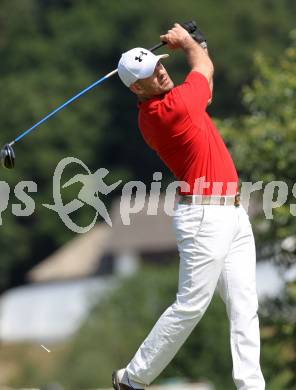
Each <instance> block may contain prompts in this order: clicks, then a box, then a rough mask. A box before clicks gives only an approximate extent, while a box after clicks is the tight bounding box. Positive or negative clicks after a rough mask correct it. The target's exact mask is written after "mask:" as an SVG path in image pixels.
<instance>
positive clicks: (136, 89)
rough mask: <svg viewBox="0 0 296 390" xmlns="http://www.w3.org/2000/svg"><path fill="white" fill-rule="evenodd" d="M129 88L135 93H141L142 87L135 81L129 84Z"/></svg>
mask: <svg viewBox="0 0 296 390" xmlns="http://www.w3.org/2000/svg"><path fill="white" fill-rule="evenodd" d="M129 88H130V90H131V91H132V92H133V93H135V94H136V95H141V92H142V88H141V86H140V85H139V84H138V83H137V82H135V83H133V84H131V85H130V87H129Z"/></svg>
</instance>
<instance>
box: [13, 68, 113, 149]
mask: <svg viewBox="0 0 296 390" xmlns="http://www.w3.org/2000/svg"><path fill="white" fill-rule="evenodd" d="M115 73H117V69H115V70H113V71H112V72H110V73H108V74H106V75H105V76H104V77H101V78H100V79H99V80H97V81H95V82H94V83H93V84H91V85H89V86H88V87H87V88H85V89H83V90H82V91H81V92H79V93H78V94H77V95H75V96H73V97H71V98H70V99H69V100H67V101H66V102H65V103H63V104H62V105H61V106H59V107H58V108H56V109H55V110H53V111H51V112H50V113H49V114H48V115H46V116H45V117H44V118H42V119H41V120H40V121H39V122H37V123H36V124H35V125H34V126H32V127H30V128H29V129H28V130H26V131H24V132H23V133H22V134H20V135H19V136H18V137H16V138H15V140H14V141H12V142H11V143H10V144H9V145H10V146H12V145H13V144H15V143H16V142H18V141H20V140H21V139H22V138H23V137H25V136H26V135H27V134H29V133H30V132H31V131H32V130H34V129H36V127H38V126H39V125H41V124H42V123H43V122H45V121H47V119H49V118H51V117H52V116H54V115H55V114H56V113H57V112H59V111H61V110H62V109H63V108H65V107H66V106H68V105H69V104H70V103H72V102H74V100H77V99H78V98H79V97H80V96H82V95H84V94H85V93H86V92H88V91H89V90H91V89H92V88H94V87H96V86H97V85H99V84H101V83H102V82H103V81H105V80H107V79H108V78H109V77H111V76H113V75H114V74H115Z"/></svg>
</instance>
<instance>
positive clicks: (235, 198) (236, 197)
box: [234, 192, 240, 207]
mask: <svg viewBox="0 0 296 390" xmlns="http://www.w3.org/2000/svg"><path fill="white" fill-rule="evenodd" d="M239 205H240V193H239V192H237V193H236V194H235V197H234V206H235V207H239Z"/></svg>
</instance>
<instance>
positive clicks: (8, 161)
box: [0, 144, 15, 169]
mask: <svg viewBox="0 0 296 390" xmlns="http://www.w3.org/2000/svg"><path fill="white" fill-rule="evenodd" d="M0 158H1V165H2V166H3V167H5V168H8V169H12V168H14V164H15V154H14V151H13V149H12V147H11V146H10V145H9V144H6V145H4V147H3V148H2V149H1V152H0Z"/></svg>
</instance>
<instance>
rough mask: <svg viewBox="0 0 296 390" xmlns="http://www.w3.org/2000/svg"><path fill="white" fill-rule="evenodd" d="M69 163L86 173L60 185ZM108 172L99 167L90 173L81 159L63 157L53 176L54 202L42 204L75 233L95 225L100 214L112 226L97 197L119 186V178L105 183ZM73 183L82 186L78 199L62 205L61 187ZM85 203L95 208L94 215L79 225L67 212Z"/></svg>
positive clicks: (105, 209) (83, 231)
mask: <svg viewBox="0 0 296 390" xmlns="http://www.w3.org/2000/svg"><path fill="white" fill-rule="evenodd" d="M71 163H76V164H79V165H80V166H82V167H83V168H84V169H85V170H86V171H87V174H77V175H75V176H74V177H73V178H72V179H70V180H68V181H67V182H66V183H65V184H64V185H61V177H62V173H63V172H64V170H65V168H66V167H67V166H68V165H69V164H71ZM108 173H109V171H108V169H106V168H99V169H98V170H97V171H96V172H94V173H91V172H90V170H89V169H88V167H87V166H86V165H85V164H84V163H83V162H82V161H81V160H79V159H76V158H74V157H66V158H64V159H63V160H61V161H60V162H59V164H58V165H57V167H56V169H55V173H54V177H53V198H54V202H55V203H54V204H53V205H50V204H44V205H43V206H44V207H47V208H48V209H50V210H53V211H55V212H57V213H58V214H59V216H60V218H61V219H62V221H63V222H64V224H65V225H66V226H67V227H68V228H69V229H71V230H72V231H74V232H76V233H85V232H87V231H89V230H90V229H91V228H92V227H93V226H94V225H95V223H96V220H97V216H98V215H100V216H101V217H102V218H103V219H104V220H105V222H106V223H107V224H108V225H109V226H111V227H112V221H111V218H110V215H109V213H108V210H107V208H106V206H105V204H104V203H103V201H102V200H101V199H100V198H99V194H102V195H108V194H110V192H112V191H113V190H114V189H115V188H116V187H118V186H119V184H120V183H121V182H122V180H119V181H117V182H116V183H114V184H112V185H107V184H106V183H105V182H104V181H103V179H104V178H105V177H106V176H107V175H108ZM75 183H82V188H81V190H80V191H79V193H78V195H77V198H78V199H74V200H72V201H71V202H69V203H68V204H66V205H64V204H63V201H62V197H61V188H68V187H70V186H71V185H73V184H75ZM85 204H87V205H89V206H92V207H93V208H94V209H95V210H96V215H95V218H94V219H93V221H92V223H91V224H90V225H89V226H87V227H81V226H78V225H77V224H76V223H74V222H73V221H72V219H71V218H70V217H69V214H71V213H73V212H74V211H76V210H78V209H80V208H81V207H82V206H84V205H85Z"/></svg>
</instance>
